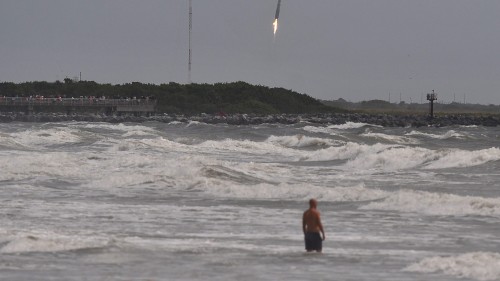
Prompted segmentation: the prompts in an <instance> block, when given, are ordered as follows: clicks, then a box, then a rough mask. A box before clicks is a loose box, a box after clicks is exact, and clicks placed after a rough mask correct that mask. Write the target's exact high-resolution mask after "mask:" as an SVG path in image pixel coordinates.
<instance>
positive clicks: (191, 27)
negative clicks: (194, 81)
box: [188, 0, 193, 84]
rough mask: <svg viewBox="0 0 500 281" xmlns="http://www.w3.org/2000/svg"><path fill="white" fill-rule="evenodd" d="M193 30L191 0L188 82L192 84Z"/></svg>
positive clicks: (191, 4) (190, 5)
mask: <svg viewBox="0 0 500 281" xmlns="http://www.w3.org/2000/svg"><path fill="white" fill-rule="evenodd" d="M192 30H193V3H192V0H189V60H188V84H191V60H192V54H193V51H192V50H191V31H192Z"/></svg>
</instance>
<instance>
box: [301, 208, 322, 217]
mask: <svg viewBox="0 0 500 281" xmlns="http://www.w3.org/2000/svg"><path fill="white" fill-rule="evenodd" d="M310 215H313V216H319V211H318V210H315V209H307V210H305V211H304V216H310Z"/></svg>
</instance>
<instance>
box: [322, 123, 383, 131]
mask: <svg viewBox="0 0 500 281" xmlns="http://www.w3.org/2000/svg"><path fill="white" fill-rule="evenodd" d="M365 126H372V127H380V126H376V125H371V124H367V123H355V122H346V123H345V124H340V125H330V126H328V128H330V129H339V130H349V129H358V128H362V127H365Z"/></svg>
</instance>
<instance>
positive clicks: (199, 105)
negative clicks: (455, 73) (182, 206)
mask: <svg viewBox="0 0 500 281" xmlns="http://www.w3.org/2000/svg"><path fill="white" fill-rule="evenodd" d="M0 96H9V97H16V96H17V97H29V96H32V97H36V96H44V97H46V98H55V97H62V98H72V97H74V98H80V97H91V96H93V97H102V96H104V97H106V98H107V99H111V98H114V99H118V98H133V97H136V98H138V99H139V98H143V97H149V98H152V99H156V100H157V101H158V108H157V109H158V111H159V112H165V113H183V114H199V113H208V114H217V113H227V114H233V113H256V114H279V113H328V112H338V111H339V110H336V109H335V108H333V107H331V106H327V105H325V104H323V103H322V102H320V101H319V100H317V99H314V98H312V97H310V96H308V95H306V94H300V93H297V92H294V91H291V90H287V89H283V88H269V87H265V86H260V85H250V84H248V83H245V82H234V83H216V84H186V85H184V84H178V83H173V82H171V83H169V84H161V85H155V84H143V83H138V82H133V83H127V84H120V85H111V84H98V83H96V82H93V81H73V80H71V79H64V81H62V82H61V81H56V82H44V81H35V82H25V83H11V82H3V83H0Z"/></svg>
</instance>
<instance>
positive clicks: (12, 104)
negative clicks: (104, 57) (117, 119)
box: [0, 97, 157, 116]
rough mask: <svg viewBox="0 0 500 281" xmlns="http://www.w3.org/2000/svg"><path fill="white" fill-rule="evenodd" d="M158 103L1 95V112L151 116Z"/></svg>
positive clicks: (149, 101)
mask: <svg viewBox="0 0 500 281" xmlns="http://www.w3.org/2000/svg"><path fill="white" fill-rule="evenodd" d="M156 104H157V101H156V100H154V99H97V98H26V97H0V112H24V113H26V114H27V115H32V114H34V113H39V112H65V113H66V114H68V115H71V114H75V113H83V112H91V113H104V114H106V115H115V114H117V115H120V114H122V113H127V114H134V115H137V116H141V115H148V116H149V115H151V114H153V113H155V112H156Z"/></svg>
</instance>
